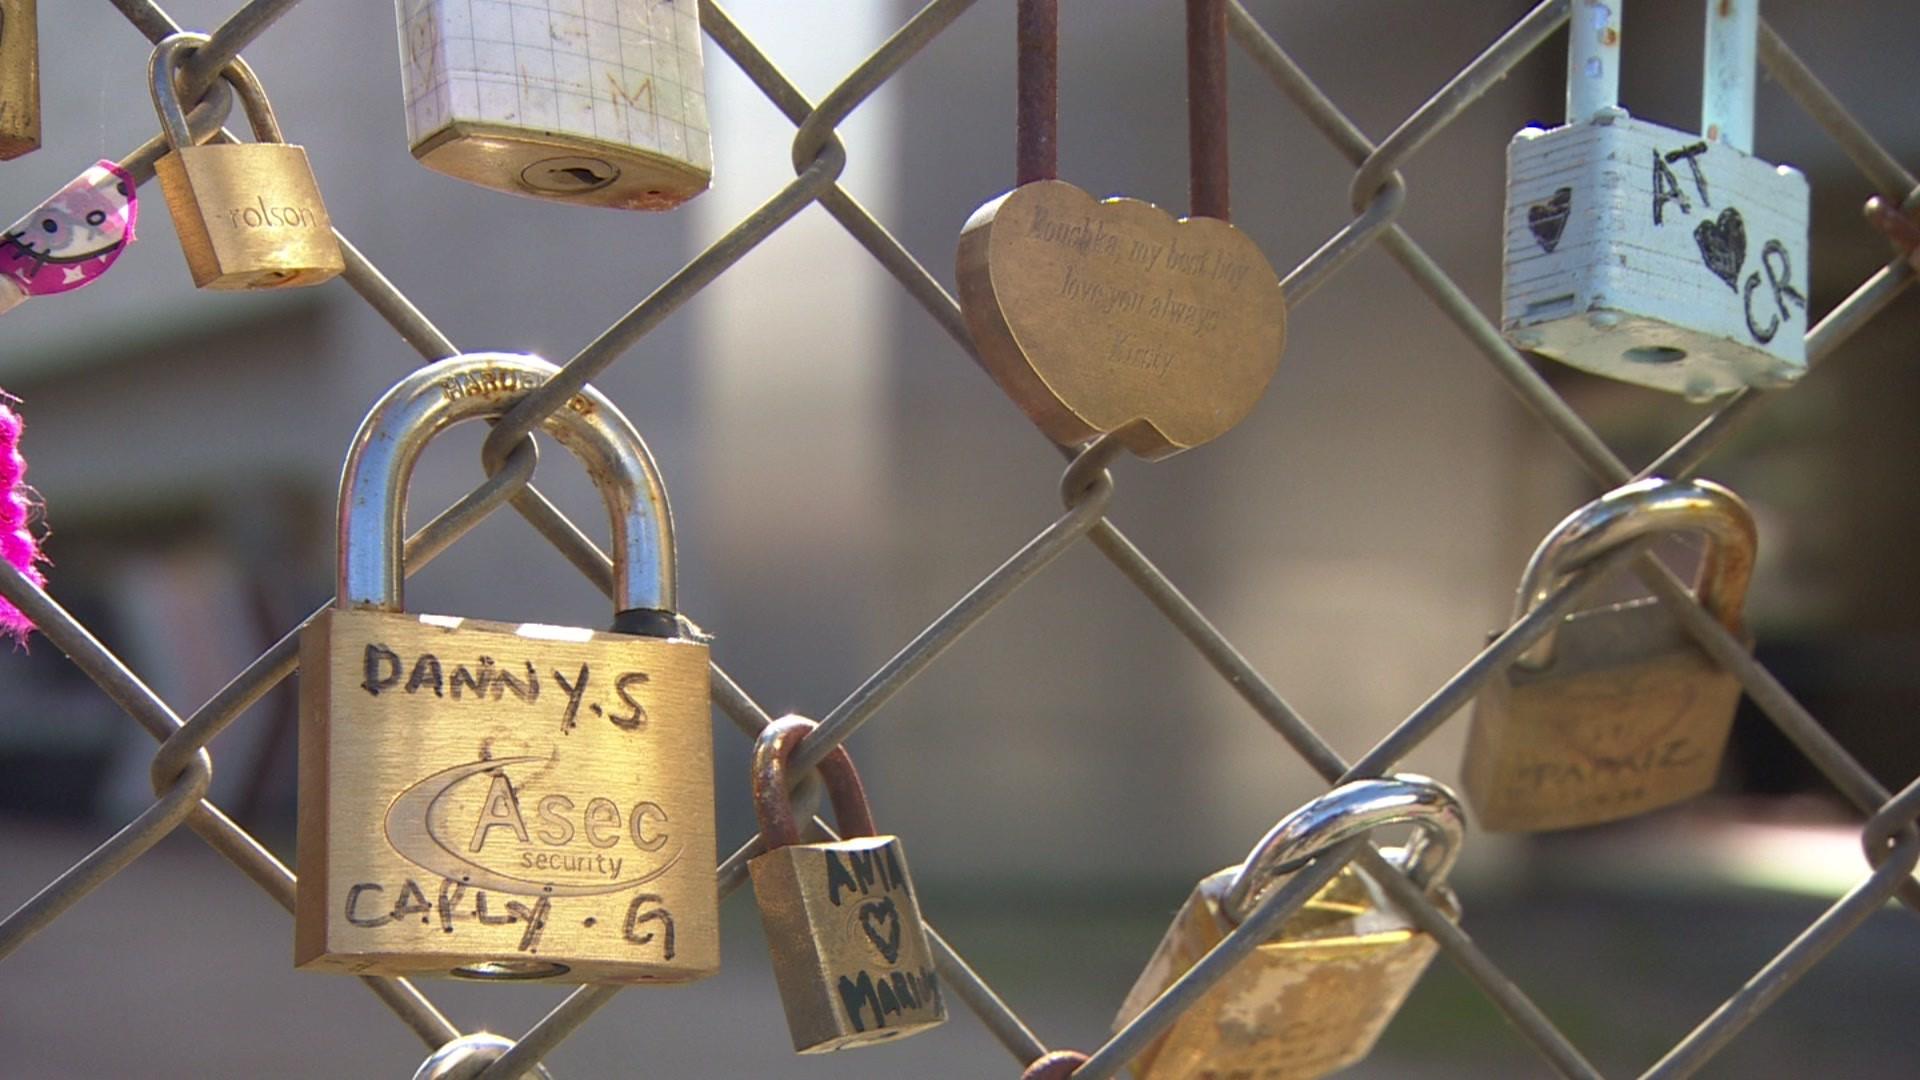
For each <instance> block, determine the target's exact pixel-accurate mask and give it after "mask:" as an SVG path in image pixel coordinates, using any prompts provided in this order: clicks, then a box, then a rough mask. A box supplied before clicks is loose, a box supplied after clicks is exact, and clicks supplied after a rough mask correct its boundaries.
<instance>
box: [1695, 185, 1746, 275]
mask: <svg viewBox="0 0 1920 1080" xmlns="http://www.w3.org/2000/svg"><path fill="white" fill-rule="evenodd" d="M1693 242H1694V243H1696V244H1699V245H1700V261H1701V262H1703V263H1706V264H1707V269H1709V270H1711V271H1713V273H1714V276H1715V277H1718V278H1719V279H1720V280H1721V281H1724V282H1726V283H1727V288H1729V289H1732V290H1733V291H1734V292H1739V291H1740V286H1739V284H1738V282H1739V280H1740V267H1741V266H1742V265H1744V264H1745V263H1746V261H1747V223H1746V221H1744V220H1743V219H1742V218H1741V217H1740V211H1738V210H1735V209H1734V208H1733V207H1731V206H1729V207H1727V208H1726V209H1725V210H1722V211H1720V219H1719V220H1718V221H1703V222H1701V223H1700V224H1698V225H1696V226H1694V228H1693Z"/></svg>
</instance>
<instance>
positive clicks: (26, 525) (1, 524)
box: [0, 390, 47, 641]
mask: <svg viewBox="0 0 1920 1080" xmlns="http://www.w3.org/2000/svg"><path fill="white" fill-rule="evenodd" d="M0 399H3V400H0V492H5V494H4V496H0V557H3V558H5V559H6V560H7V562H9V563H11V564H13V567H14V568H15V569H17V570H19V571H20V572H21V573H22V574H25V575H26V577H27V580H29V581H31V582H33V583H34V584H35V585H45V584H46V583H47V579H46V576H45V575H44V574H42V573H41V572H40V564H41V563H44V562H46V561H47V557H46V555H45V554H43V553H42V552H41V550H40V538H39V537H37V536H35V535H34V533H33V527H32V518H33V517H34V511H35V510H36V509H37V508H38V498H37V495H36V493H35V492H34V490H33V489H32V488H30V487H28V486H27V484H26V477H27V459H26V458H25V457H23V456H22V455H21V453H20V431H21V428H22V426H23V424H22V421H21V419H20V414H19V413H17V412H15V411H14V409H13V406H14V405H16V404H18V403H19V400H20V399H19V398H16V397H14V396H13V395H11V394H8V393H6V391H4V390H0ZM32 630H33V620H31V619H29V618H27V616H26V614H25V613H23V612H22V611H21V610H20V609H19V608H16V607H14V606H13V604H12V603H10V602H8V601H7V600H6V599H5V598H0V632H5V633H7V634H11V635H12V636H13V638H14V640H16V641H25V640H26V636H27V634H28V633H29V632H31V631H32Z"/></svg>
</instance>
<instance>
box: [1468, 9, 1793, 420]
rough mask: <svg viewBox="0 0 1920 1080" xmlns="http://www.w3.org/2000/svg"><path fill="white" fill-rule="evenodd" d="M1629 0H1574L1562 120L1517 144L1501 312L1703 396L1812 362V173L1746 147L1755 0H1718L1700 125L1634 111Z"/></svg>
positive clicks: (1513, 328)
mask: <svg viewBox="0 0 1920 1080" xmlns="http://www.w3.org/2000/svg"><path fill="white" fill-rule="evenodd" d="M1624 2H1625V0H1573V11H1572V15H1571V24H1570V33H1569V41H1570V45H1569V49H1568V55H1567V123H1566V124H1565V126H1562V127H1557V128H1554V129H1553V130H1551V131H1545V130H1542V129H1540V128H1534V127H1530V128H1526V129H1525V130H1523V131H1521V132H1520V133H1519V134H1518V135H1516V136H1514V138H1513V141H1512V142H1511V143H1509V144H1508V146H1507V214H1506V255H1505V260H1504V263H1503V266H1502V270H1503V278H1504V280H1503V283H1502V285H1503V287H1502V290H1501V329H1502V331H1503V332H1504V333H1505V335H1506V337H1507V339H1508V340H1509V341H1511V342H1512V343H1513V344H1514V345H1515V346H1517V347H1519V348H1523V349H1529V350H1532V351H1534V352H1537V353H1540V354H1541V355H1543V356H1549V357H1552V358H1553V359H1555V360H1559V361H1562V362H1563V363H1567V364H1571V365H1572V366H1574V367H1577V368H1581V369H1583V370H1586V371H1590V372H1593V373H1594V374H1597V375H1605V376H1607V377H1609V378H1614V379H1621V380H1624V381H1626V382H1632V383H1638V384H1640V385H1643V386H1650V387H1654V388H1656V389H1659V390H1666V391H1669V392H1672V393H1677V394H1685V395H1686V396H1688V397H1689V398H1693V399H1696V400H1697V399H1705V398H1709V397H1712V396H1714V395H1717V394H1722V393H1727V392H1730V391H1734V390H1738V389H1740V388H1742V387H1745V386H1759V387H1780V386H1785V385H1787V384H1789V383H1791V382H1793V381H1794V380H1795V379H1798V378H1799V377H1800V375H1801V373H1802V372H1804V371H1805V370H1806V331H1807V325H1808V324H1807V299H1806V295H1807V281H1808V277H1809V271H1808V264H1807V214H1808V189H1807V179H1806V177H1805V176H1804V175H1803V174H1802V173H1801V172H1800V171H1799V170H1797V169H1794V168H1791V167H1789V166H1786V165H1769V164H1767V163H1766V162H1764V161H1761V160H1759V159H1758V158H1755V157H1753V156H1752V155H1751V154H1750V153H1749V150H1750V148H1751V147H1752V145H1753V87H1754V69H1755V64H1756V60H1757V48H1758V41H1759V39H1758V34H1759V20H1760V15H1759V10H1758V9H1759V2H1758V0H1708V2H1707V4H1706V8H1707V36H1706V57H1705V69H1704V77H1703V78H1702V80H1701V87H1702V90H1701V106H1700V114H1701V122H1700V131H1698V132H1690V131H1677V130H1675V129H1673V128H1668V127H1662V126H1660V125H1658V124H1652V123H1648V122H1647V121H1645V120H1639V119H1636V118H1634V117H1632V116H1630V115H1628V114H1627V112H1626V110H1624V109H1622V108H1620V107H1619V105H1618V104H1617V95H1618V91H1619V86H1620V67H1619V60H1620V47H1621V46H1620V8H1621V5H1622V4H1623V3H1624Z"/></svg>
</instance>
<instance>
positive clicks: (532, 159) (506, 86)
mask: <svg viewBox="0 0 1920 1080" xmlns="http://www.w3.org/2000/svg"><path fill="white" fill-rule="evenodd" d="M560 7H561V6H560V5H554V10H552V11H548V10H546V7H545V6H544V5H538V6H536V5H526V4H485V5H480V4H469V3H468V2H467V0H399V3H398V5H397V8H396V11H397V13H398V16H399V22H400V60H401V63H400V69H401V76H402V80H403V84H404V91H405V100H406V112H407V138H408V141H409V142H410V143H411V145H412V147H413V156H414V157H415V158H417V159H418V160H419V161H420V163H421V164H423V165H425V166H427V167H428V168H430V169H433V170H435V171H436V172H442V173H445V174H447V175H448V176H452V177H456V178H458V179H461V180H466V181H468V182H470V183H475V184H480V185H482V186H485V187H490V188H495V189H498V190H500V191H505V192H510V193H512V194H515V195H527V196H532V197H534V198H543V199H556V200H559V201H563V202H572V203H581V204H584V205H589V206H612V207H619V208H623V209H631V210H664V209H667V208H669V207H673V206H677V205H679V204H680V203H682V202H684V201H686V200H687V199H690V198H692V197H693V196H695V195H698V194H699V193H700V192H702V191H705V190H706V188H707V184H708V182H709V181H710V180H711V178H712V175H713V146H712V138H711V136H710V135H709V134H708V127H707V97H706V85H705V80H704V75H703V63H702V60H701V55H700V22H699V15H698V9H697V7H696V5H695V4H694V2H693V0H602V2H600V3H595V4H589V5H587V7H586V9H585V11H584V12H583V11H582V10H581V8H580V5H578V4H574V5H572V11H571V12H567V11H562V10H560Z"/></svg>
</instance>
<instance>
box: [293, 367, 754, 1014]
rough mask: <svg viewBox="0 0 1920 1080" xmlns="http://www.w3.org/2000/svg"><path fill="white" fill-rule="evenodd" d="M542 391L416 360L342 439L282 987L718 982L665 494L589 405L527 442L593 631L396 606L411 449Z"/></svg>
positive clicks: (532, 370)
mask: <svg viewBox="0 0 1920 1080" xmlns="http://www.w3.org/2000/svg"><path fill="white" fill-rule="evenodd" d="M557 370H558V369H557V368H555V367H554V366H553V365H551V364H549V363H547V362H546V361H544V360H541V359H540V358H538V357H533V356H517V355H508V354H500V353H477V354H470V355H466V356H456V357H453V358H451V359H447V360H442V361H440V362H439V363H435V364H430V365H428V366H426V367H423V368H420V369H418V370H416V371H415V372H413V373H412V374H411V375H409V376H407V378H405V379H403V380H401V382H400V383H398V384H397V385H396V386H395V387H394V388H393V389H392V390H390V391H388V392H387V394H386V396H384V397H382V398H381V399H380V402H379V403H378V404H376V405H375V406H374V408H373V411H372V412H370V413H369V414H368V415H367V418H366V420H365V421H364V422H363V423H362V424H361V425H360V430H359V432H358V434H356V435H355V436H354V440H353V443H352V446H351V448H350V450H349V452H348V455H347V463H346V468H345V470H344V472H343V474H342V476H341V480H340V510H339V524H338V531H339V535H338V543H339V593H338V598H337V600H336V603H335V606H333V607H330V608H328V609H327V610H326V611H324V612H322V613H321V614H320V615H319V616H317V617H316V618H315V619H314V620H313V622H312V623H311V624H309V626H308V627H307V628H306V629H305V630H304V631H303V632H302V634H301V638H300V671H301V678H300V835H299V843H300V868H299V869H300V876H299V891H298V898H297V903H296V910H295V926H296V929H295V947H294V959H295V963H296V964H297V965H298V966H301V967H309V968H317V969H324V970H332V971H342V972H349V973H353V974H379V975H422V974H424V975H454V976H462V977H467V978H475V979H548V980H555V981H567V982H617V983H637V982H664V981H686V980H689V979H698V978H702V977H704V976H706V975H710V974H712V973H713V972H714V971H715V970H717V969H718V967H719V962H720V953H719V949H720V943H719V918H718V915H719V897H718V892H717V886H716V883H715V878H714V873H713V866H714V807H713V760H712V754H713V746H712V718H711V716H710V714H709V689H708V661H707V646H706V643H705V641H704V639H701V638H700V637H699V635H698V632H697V631H695V630H693V628H692V627H691V625H690V624H688V623H687V622H686V621H685V620H684V619H682V618H681V617H680V616H678V615H677V614H676V613H675V611H674V591H675V590H674V557H673V528H672V519H671V517H670V515H669V513H668V508H667V500H666V491H665V489H664V488H663V487H662V485H661V483H660V478H659V474H658V472H657V470H656V469H655V467H654V464H653V459H652V457H651V456H650V455H649V454H648V452H647V448H646V444H645V443H644V442H642V441H641V439H640V435H639V433H638V432H636V431H634V430H633V427H632V425H631V424H629V423H628V422H627V420H626V418H625V417H624V416H622V415H621V414H620V412H619V410H617V409H616V408H614V406H613V403H612V402H611V401H609V400H607V398H606V397H604V396H603V395H601V394H600V393H599V391H597V390H595V389H593V388H592V387H584V388H582V389H581V391H580V392H579V394H578V395H576V396H575V397H574V398H573V399H572V400H571V401H570V402H569V403H568V405H566V406H565V407H563V408H560V409H559V410H557V411H556V412H554V413H552V414H551V415H549V416H548V417H547V418H546V419H545V421H544V430H545V431H546V432H547V433H548V434H550V435H552V436H553V437H554V438H555V439H556V440H558V441H559V442H560V443H561V445H563V446H565V447H567V448H568V449H569V450H571V451H573V453H574V454H575V456H577V457H579V458H580V459H581V460H582V462H583V463H584V464H585V465H586V466H587V470H588V473H589V474H590V475H591V476H593V478H594V479H595V482H596V484H597V486H598V487H599V488H600V493H601V496H602V498H603V499H604V500H605V502H606V504H607V509H608V511H609V514H610V516H611V517H612V519H613V551H614V573H613V577H614V589H613V593H614V597H615V607H616V612H615V615H614V619H613V631H614V632H612V633H606V632H602V631H596V630H588V629H580V628H573V627H562V626H550V625H546V624H542V623H517V624H516V623H500V622H486V621H481V620H477V619H466V618H461V617H457V616H440V615H419V614H410V613H408V612H406V611H405V610H403V607H404V605H403V603H402V599H403V596H402V591H401V585H402V566H401V550H402V546H401V537H402V536H403V535H404V526H405V513H406V488H407V481H408V478H409V477H410V476H411V474H412V470H413V464H414V461H415V460H416V459H417V457H418V456H419V453H420V451H421V450H422V449H423V448H424V447H425V446H426V444H427V442H428V441H429V440H430V439H431V438H432V437H433V436H434V435H435V434H436V433H438V432H439V431H441V430H442V429H444V428H445V427H447V426H448V425H451V424H453V423H456V422H459V421H462V420H469V419H475V418H480V417H498V416H501V415H504V414H505V413H506V412H507V410H508V409H510V408H512V407H513V405H514V404H516V403H517V402H519V401H520V400H522V399H523V398H525V397H526V396H527V395H528V394H529V393H531V392H532V391H534V390H535V389H537V388H538V387H540V386H541V385H542V384H544V383H545V382H546V381H547V380H548V379H549V378H550V377H551V376H552V375H553V373H554V372H555V371H557Z"/></svg>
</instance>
